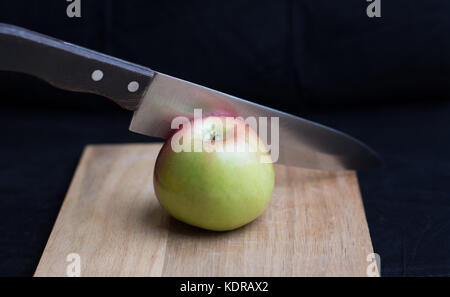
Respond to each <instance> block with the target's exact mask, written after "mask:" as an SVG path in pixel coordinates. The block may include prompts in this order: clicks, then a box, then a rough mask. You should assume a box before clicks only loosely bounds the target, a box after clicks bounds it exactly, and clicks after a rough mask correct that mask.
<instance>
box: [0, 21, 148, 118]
mask: <svg viewBox="0 0 450 297" xmlns="http://www.w3.org/2000/svg"><path fill="white" fill-rule="evenodd" d="M0 70H8V71H16V72H23V73H27V74H31V75H34V76H37V77H38V78H40V79H43V80H45V81H47V82H48V83H50V84H52V85H53V86H55V87H58V88H61V89H65V90H70V91H77V92H86V93H94V94H98V95H102V96H105V97H108V98H110V99H112V100H113V101H115V102H116V103H118V104H119V105H120V106H122V107H123V108H126V109H129V110H135V109H137V107H138V105H139V102H140V99H141V98H142V97H143V95H144V94H145V91H146V89H147V87H148V86H149V84H150V81H151V79H152V78H153V75H154V72H153V71H152V70H151V69H149V68H146V67H142V66H139V65H135V64H132V63H129V62H126V61H123V60H120V59H117V58H114V57H110V56H107V55H104V54H101V53H98V52H95V51H92V50H88V49H85V48H83V47H79V46H76V45H73V44H70V43H67V42H64V41H61V40H58V39H54V38H51V37H48V36H45V35H42V34H39V33H35V32H32V31H29V30H26V29H23V28H20V27H16V26H13V25H8V24H0Z"/></svg>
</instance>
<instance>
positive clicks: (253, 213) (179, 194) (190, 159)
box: [153, 116, 275, 231]
mask: <svg viewBox="0 0 450 297" xmlns="http://www.w3.org/2000/svg"><path fill="white" fill-rule="evenodd" d="M212 118H215V120H217V118H221V117H217V116H216V117H207V118H204V119H203V122H205V120H206V122H207V121H208V120H209V119H212ZM222 118H223V117H222ZM223 119H224V118H223ZM194 123H195V121H192V122H191V125H190V127H189V126H186V127H182V128H181V129H179V130H178V131H176V132H175V133H174V134H173V135H172V136H171V138H169V139H168V140H167V141H166V143H165V144H164V145H163V147H162V148H161V151H160V153H159V155H158V157H157V160H156V164H155V171H154V178H153V183H154V189H155V194H156V196H157V198H158V200H159V202H160V204H161V205H162V207H163V208H164V209H165V210H166V211H167V212H168V213H170V214H171V215H172V216H173V217H175V218H176V219H178V220H180V221H182V222H185V223H187V224H190V225H193V226H196V227H200V228H203V229H208V230H214V231H226V230H232V229H236V228H239V227H241V226H243V225H245V224H247V223H249V222H251V221H253V220H254V219H256V218H257V217H258V216H260V215H261V214H262V213H263V211H264V210H265V208H266V207H267V205H268V204H269V201H270V199H271V197H272V192H273V188H274V184H275V174H274V169H273V164H272V163H263V162H261V157H264V156H266V157H267V156H268V152H267V151H263V150H262V149H261V146H262V145H263V144H262V143H260V142H258V144H257V149H254V150H253V151H249V150H246V151H245V152H242V151H241V152H237V151H234V152H227V151H226V150H225V151H222V152H219V151H214V152H206V151H205V150H203V151H202V152H194V151H191V152H185V151H183V152H174V151H173V150H172V147H171V139H172V137H174V135H176V134H177V133H181V135H182V136H183V137H184V138H183V141H191V145H192V147H193V143H194V142H195V141H201V140H202V137H203V136H202V135H201V134H202V133H203V134H204V129H203V130H202V131H199V130H198V129H197V130H196V129H194V128H193V127H194ZM231 124H232V126H231V128H234V129H235V127H238V126H240V127H241V128H242V125H244V126H245V127H244V129H246V134H247V136H246V137H240V136H238V135H236V136H234V137H231V139H226V137H224V139H213V140H210V141H209V142H208V141H201V143H202V144H201V145H202V146H203V147H202V148H205V147H206V146H208V145H209V144H211V143H215V142H218V141H222V142H223V145H224V147H227V146H229V145H235V144H237V145H246V146H247V147H248V146H249V145H251V144H250V143H251V142H250V140H259V137H258V135H257V133H256V132H255V131H254V130H252V129H251V128H250V127H249V126H248V125H245V123H244V122H242V121H240V120H237V119H233V120H232V121H231ZM206 126H207V125H206ZM224 126H225V124H224ZM229 128H230V126H227V127H226V128H225V129H229ZM236 134H238V133H236ZM181 135H177V136H181ZM189 135H191V136H189ZM254 143H255V142H253V144H254Z"/></svg>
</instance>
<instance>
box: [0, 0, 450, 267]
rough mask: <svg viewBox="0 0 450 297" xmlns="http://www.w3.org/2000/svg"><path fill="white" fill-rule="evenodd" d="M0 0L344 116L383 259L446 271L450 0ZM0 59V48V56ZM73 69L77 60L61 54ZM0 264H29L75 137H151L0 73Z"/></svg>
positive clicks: (99, 40)
mask: <svg viewBox="0 0 450 297" xmlns="http://www.w3.org/2000/svg"><path fill="white" fill-rule="evenodd" d="M381 1H382V18H379V19H370V18H368V17H367V15H366V7H367V5H368V2H366V1H364V0H346V1H324V0H322V1H321V0H310V1H306V0H303V1H300V0H299V1H294V0H291V1H287V0H278V1H107V0H103V1H101V0H100V1H92V0H81V4H82V17H81V18H79V19H76V18H73V19H70V18H68V17H67V16H66V13H65V10H66V6H67V5H68V2H66V1H63V0H53V1H6V0H0V22H5V23H12V24H15V25H19V26H23V27H26V28H28V29H32V30H35V31H39V32H41V33H45V34H48V35H51V36H54V37H57V38H61V39H64V40H66V41H69V42H73V43H76V44H79V45H82V46H86V47H88V48H91V49H94V50H98V51H101V52H104V53H107V54H110V55H114V56H117V57H119V58H122V59H126V60H129V61H131V62H135V63H139V64H142V65H145V66H149V67H150V68H153V69H155V70H158V71H160V72H164V73H167V74H171V75H174V76H177V77H180V78H183V79H186V80H190V81H193V82H196V83H200V84H203V85H206V86H208V87H211V88H215V89H218V90H221V91H224V92H227V93H230V94H233V95H236V96H240V97H243V98H246V99H249V100H252V101H255V102H258V103H262V104H265V105H268V106H271V107H274V108H277V109H281V110H284V111H287V112H290V113H294V114H297V115H300V116H304V117H306V118H309V119H312V120H316V121H319V122H320V123H323V124H327V125H330V126H332V127H335V128H338V129H341V130H343V131H345V132H347V133H350V134H351V135H353V136H355V137H357V138H359V139H361V140H363V141H364V142H366V143H367V144H369V145H370V146H372V147H373V148H374V149H375V150H377V151H378V152H379V153H380V154H381V155H382V156H383V158H384V159H385V162H386V166H385V167H383V168H379V169H374V170H365V171H362V172H360V173H359V179H360V186H361V191H362V194H363V200H364V205H365V210H366V214H367V218H368V223H369V228H370V232H371V237H372V241H373V245H374V249H375V252H377V253H379V254H380V256H381V265H382V274H383V275H386V276H389V275H395V276H398V275H450V258H449V257H448V256H447V253H448V251H449V248H450V223H449V219H448V218H449V215H450V189H449V188H448V180H449V175H450V174H449V172H448V168H449V167H450V156H449V153H448V152H449V150H450V139H449V137H448V136H449V133H448V127H449V124H450V120H449V116H450V104H449V103H447V101H446V100H448V99H449V98H450V96H449V91H450V84H449V82H450V33H449V32H450V18H449V17H448V15H449V13H450V2H448V1H442V0H441V1H437V0H428V1H407V0H396V1H386V0H381ZM0 59H1V57H0ZM67 70H68V71H70V69H67ZM0 98H1V99H0V127H1V128H0V129H1V131H2V134H1V136H0V275H32V274H33V272H34V269H35V267H36V265H37V262H38V260H39V257H40V255H41V253H42V250H43V248H44V246H45V243H46V240H47V238H48V235H49V234H50V231H51V228H52V226H53V223H54V220H55V218H56V215H57V213H58V211H59V207H60V205H61V203H62V200H63V198H64V194H65V192H66V190H67V188H68V185H69V183H70V179H71V177H72V174H73V172H74V169H75V166H76V164H77V161H78V160H79V158H80V156H81V151H82V149H83V147H84V145H86V144H89V143H105V142H107V143H111V142H120V143H122V142H137V141H139V142H146V141H152V139H151V138H148V137H144V136H140V135H136V134H132V133H131V132H128V131H127V127H128V121H129V119H130V114H128V113H127V112H125V111H122V110H120V108H118V107H117V106H116V105H114V103H112V102H110V101H108V100H106V99H104V98H100V97H98V96H94V95H89V94H75V93H70V92H66V91H62V90H58V89H54V88H52V87H51V86H49V85H47V84H45V83H43V82H41V81H39V80H37V79H35V78H33V77H30V76H27V75H24V74H16V73H14V74H13V73H6V72H0Z"/></svg>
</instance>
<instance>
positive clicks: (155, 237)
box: [35, 144, 373, 276]
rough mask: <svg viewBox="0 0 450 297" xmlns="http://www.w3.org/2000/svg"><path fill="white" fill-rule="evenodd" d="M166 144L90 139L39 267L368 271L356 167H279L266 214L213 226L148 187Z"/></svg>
mask: <svg viewBox="0 0 450 297" xmlns="http://www.w3.org/2000/svg"><path fill="white" fill-rule="evenodd" d="M160 146H161V145H160V144H146V145H142V144H136V145H99V146H87V147H86V149H85V151H84V153H83V156H82V159H81V161H80V164H79V166H78V168H77V170H76V173H75V176H74V179H73V181H72V183H71V185H70V188H69V191H68V193H67V196H66V198H65V201H64V203H63V206H62V208H61V211H60V213H59V215H58V218H57V220H56V223H55V226H54V228H53V231H52V233H51V235H50V238H49V240H48V243H47V246H46V248H45V250H44V252H43V255H42V258H41V260H40V262H39V265H38V267H37V269H36V272H35V276H65V275H66V267H67V265H68V264H69V263H68V262H66V257H67V255H68V254H70V253H77V254H79V255H80V258H81V275H82V276H366V269H367V266H368V264H369V262H367V260H366V258H367V255H368V254H369V253H372V252H373V249H372V244H371V241H370V236H369V230H368V227H367V222H366V218H365V214H364V209H363V205H362V201H361V196H360V192H359V187H358V181H357V178H356V174H355V173H354V172H352V171H342V172H325V171H315V170H306V169H299V168H290V167H284V166H276V168H275V170H276V187H275V191H274V194H273V197H272V200H271V203H270V205H269V207H268V208H267V210H266V211H265V212H264V214H263V215H262V216H261V217H260V218H258V219H257V220H255V221H254V222H252V223H250V224H249V225H247V226H244V227H242V228H240V229H237V230H234V231H230V232H212V231H206V230H201V229H198V228H194V227H191V226H188V225H186V224H183V223H181V222H179V221H176V220H175V219H172V218H170V217H169V216H168V215H167V214H166V213H165V211H164V210H163V209H162V208H161V207H160V205H159V203H158V201H157V199H156V197H155V194H154V191H153V185H152V178H153V165H154V162H155V160H156V156H157V154H158V151H159V148H160Z"/></svg>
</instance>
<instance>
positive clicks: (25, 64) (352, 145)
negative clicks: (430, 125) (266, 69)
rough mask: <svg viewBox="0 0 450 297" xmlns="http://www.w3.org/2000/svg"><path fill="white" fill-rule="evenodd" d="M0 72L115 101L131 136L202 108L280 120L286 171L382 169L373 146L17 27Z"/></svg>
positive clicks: (1, 56)
mask: <svg viewBox="0 0 450 297" xmlns="http://www.w3.org/2000/svg"><path fill="white" fill-rule="evenodd" d="M0 70H7V71H16V72H24V73H27V74H31V75H34V76H37V77H39V78H40V79H43V80H45V81H47V82H48V83H50V84H52V85H54V86H55V87H59V88H62V89H66V90H71V91H77V92H89V93H94V94H98V95H102V96H105V97H108V98H110V99H112V100H113V101H115V102H116V103H118V104H119V105H120V106H121V107H123V108H125V109H128V110H132V111H134V114H133V117H132V120H131V124H130V130H131V131H133V132H136V133H141V134H145V135H149V136H154V137H160V138H164V139H165V138H167V137H168V136H169V135H170V134H171V132H172V131H173V130H172V128H171V122H172V119H173V118H174V117H177V116H185V117H188V118H192V117H193V116H194V110H195V109H201V110H202V112H203V114H204V115H214V114H221V115H229V116H238V117H242V118H244V119H245V118H248V117H254V118H260V117H265V118H268V119H272V118H276V119H277V120H278V122H277V123H278V127H279V129H277V131H276V132H278V139H279V142H278V143H279V156H278V161H277V162H278V163H280V164H284V165H288V166H296V167H305V168H312V169H324V170H346V169H353V170H357V169H362V168H367V167H374V166H377V165H379V164H380V158H379V157H378V155H377V154H376V153H375V152H374V151H373V150H372V149H370V148H369V147H368V146H367V145H365V144H363V143H362V142H360V141H358V140H356V139H355V138H353V137H351V136H349V135H346V134H344V133H342V132H340V131H337V130H335V129H332V128H329V127H326V126H324V125H321V124H318V123H314V122H312V121H309V120H306V119H303V118H300V117H297V116H293V115H291V114H287V113H284V112H281V111H278V110H275V109H272V108H269V107H266V106H262V105H259V104H256V103H253V102H250V101H247V100H243V99H240V98H237V97H234V96H231V95H228V94H225V93H222V92H218V91H215V90H212V89H209V88H206V87H203V86H200V85H197V84H194V83H190V82H187V81H184V80H181V79H178V78H175V77H171V76H169V75H166V74H163V73H159V72H156V71H153V70H151V69H149V68H146V67H143V66H140V65H136V64H133V63H130V62H127V61H123V60H120V59H118V58H115V57H111V56H108V55H104V54H101V53H98V52H95V51H92V50H89V49H86V48H83V47H80V46H77V45H74V44H71V43H68V42H64V41H61V40H58V39H55V38H52V37H49V36H46V35H43V34H39V33H36V32H33V31H29V30H26V29H24V28H20V27H16V26H13V25H9V24H0ZM267 123H268V128H267V129H268V130H269V131H272V130H271V121H270V120H268V122H267ZM268 139H269V138H268Z"/></svg>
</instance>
